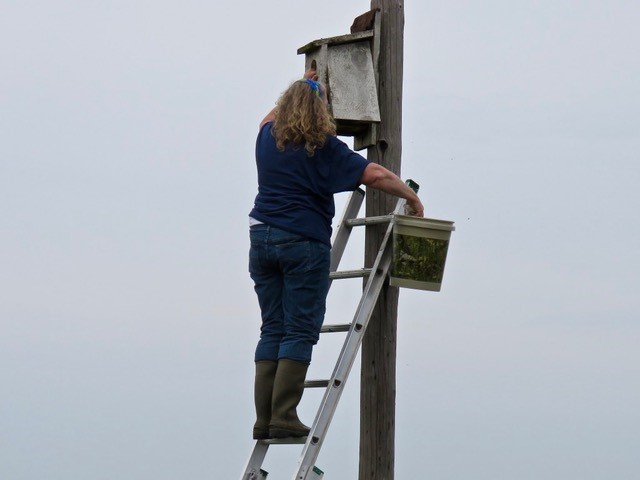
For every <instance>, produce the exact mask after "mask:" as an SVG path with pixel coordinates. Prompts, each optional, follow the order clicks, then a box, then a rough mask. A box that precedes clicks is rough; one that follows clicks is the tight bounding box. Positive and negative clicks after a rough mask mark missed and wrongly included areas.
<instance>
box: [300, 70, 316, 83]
mask: <svg viewBox="0 0 640 480" xmlns="http://www.w3.org/2000/svg"><path fill="white" fill-rule="evenodd" d="M302 78H304V79H305V80H313V81H314V82H316V81H318V73H317V72H316V69H315V68H310V69H309V70H307V71H306V72H304V75H303V76H302Z"/></svg>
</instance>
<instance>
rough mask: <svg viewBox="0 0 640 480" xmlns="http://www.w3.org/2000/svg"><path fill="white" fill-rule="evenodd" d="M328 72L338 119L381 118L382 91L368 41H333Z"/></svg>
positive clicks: (374, 119)
mask: <svg viewBox="0 0 640 480" xmlns="http://www.w3.org/2000/svg"><path fill="white" fill-rule="evenodd" d="M328 53H329V55H328V59H327V60H328V63H327V76H328V81H329V89H330V92H331V106H332V109H333V116H334V117H335V119H336V120H338V121H339V120H347V121H355V122H379V121H380V108H379V107H378V92H377V89H376V79H375V74H374V70H373V60H372V58H371V48H370V46H369V42H368V41H362V42H354V43H345V44H341V45H332V46H331V47H330V48H329V52H328Z"/></svg>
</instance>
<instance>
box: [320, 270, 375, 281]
mask: <svg viewBox="0 0 640 480" xmlns="http://www.w3.org/2000/svg"><path fill="white" fill-rule="evenodd" d="M370 274H371V269H370V268H360V269H358V270H341V271H339V272H331V273H329V278H330V279H332V280H335V279H342V278H361V277H367V276H369V275H370Z"/></svg>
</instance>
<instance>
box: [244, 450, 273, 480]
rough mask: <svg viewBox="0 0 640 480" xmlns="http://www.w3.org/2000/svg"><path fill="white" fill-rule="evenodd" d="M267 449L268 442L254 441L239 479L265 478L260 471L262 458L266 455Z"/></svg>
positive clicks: (253, 479)
mask: <svg viewBox="0 0 640 480" xmlns="http://www.w3.org/2000/svg"><path fill="white" fill-rule="evenodd" d="M267 450H269V444H267V443H264V442H262V441H260V440H257V441H256V444H255V446H254V447H253V451H252V452H251V455H250V456H249V460H248V461H247V464H246V466H245V468H244V472H243V473H242V476H241V477H240V480H263V479H266V478H267V477H266V475H263V474H262V473H261V471H260V469H261V467H262V464H263V463H264V458H265V457H266V456H267Z"/></svg>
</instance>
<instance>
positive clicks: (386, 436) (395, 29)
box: [359, 0, 404, 480]
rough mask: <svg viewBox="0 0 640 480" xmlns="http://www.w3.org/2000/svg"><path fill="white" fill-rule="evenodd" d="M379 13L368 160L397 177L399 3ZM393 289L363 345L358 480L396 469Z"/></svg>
mask: <svg viewBox="0 0 640 480" xmlns="http://www.w3.org/2000/svg"><path fill="white" fill-rule="evenodd" d="M371 9H372V10H373V9H380V15H381V16H382V18H381V32H380V57H379V67H378V75H379V80H378V97H379V104H380V116H381V122H380V126H379V130H378V141H377V144H376V145H375V146H373V147H370V148H369V149H368V150H367V158H368V159H369V160H371V161H374V162H376V163H379V164H381V165H383V166H384V167H386V168H388V169H389V170H391V171H392V172H394V173H396V174H398V175H399V174H400V158H401V153H402V56H403V38H404V1H403V0H371ZM366 199H367V202H366V215H367V216H377V215H385V214H387V213H389V212H391V211H392V210H393V209H394V207H395V204H396V201H397V199H396V198H395V197H392V196H390V195H387V194H384V193H382V192H379V191H376V190H373V189H369V190H368V191H367V197H366ZM385 230H386V226H385V225H383V226H372V227H367V230H366V237H365V265H366V266H368V267H371V266H372V265H373V262H374V260H375V258H376V255H377V253H378V248H379V245H380V242H381V240H382V235H383V234H384V231H385ZM397 317H398V289H397V288H396V287H390V286H388V285H387V286H385V287H384V288H383V290H382V292H381V293H380V297H379V299H378V303H377V304H376V307H375V310H374V312H373V316H372V317H371V321H370V323H369V327H368V328H367V332H366V334H365V336H364V339H363V344H362V368H361V379H360V381H361V393H360V470H359V479H360V480H372V479H375V480H393V478H394V465H395V404H396V330H397Z"/></svg>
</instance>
